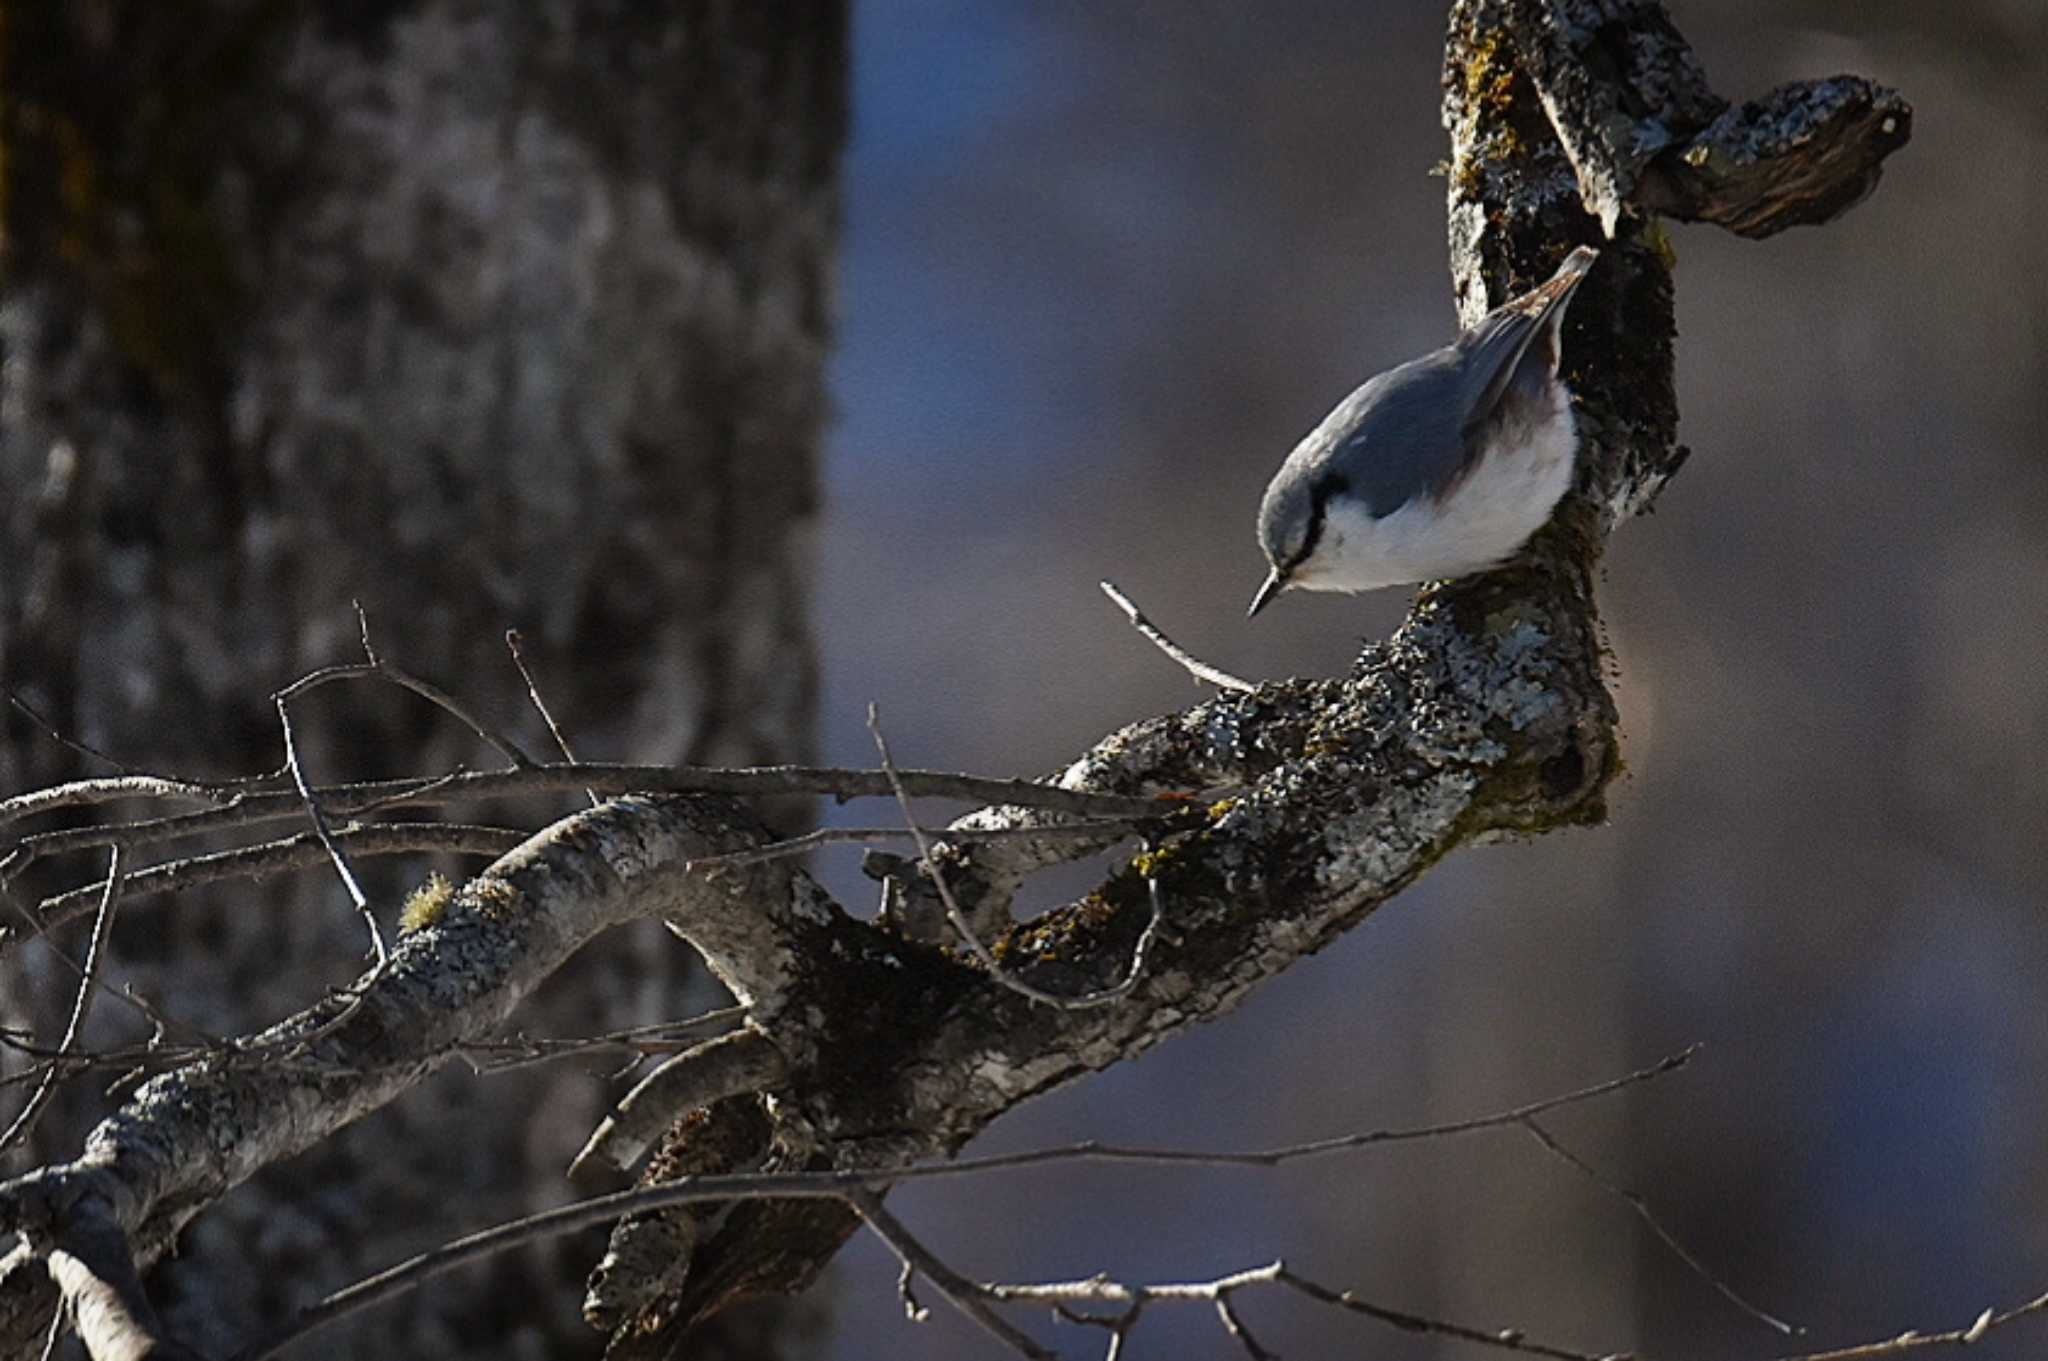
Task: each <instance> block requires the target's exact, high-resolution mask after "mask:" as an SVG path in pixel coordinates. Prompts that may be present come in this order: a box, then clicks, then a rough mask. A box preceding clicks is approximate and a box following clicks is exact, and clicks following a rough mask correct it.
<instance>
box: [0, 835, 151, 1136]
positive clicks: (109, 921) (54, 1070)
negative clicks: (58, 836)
mask: <svg viewBox="0 0 2048 1361" xmlns="http://www.w3.org/2000/svg"><path fill="white" fill-rule="evenodd" d="M120 900H121V848H120V847H119V846H116V847H115V848H114V850H113V853H112V854H111V855H109V856H108V857H107V886H106V891H105V892H104V893H102V894H101V895H100V910H99V913H98V915H97V916H95V917H94V918H93V923H92V939H91V941H90V942H89V943H88V944H87V945H86V949H85V965H84V968H83V970H82V971H81V973H80V975H79V979H78V992H77V994H76V996H74V997H73V998H72V1001H71V1017H70V1019H69V1020H67V1021H66V1022H65V1023H64V1038H63V1039H62V1040H59V1041H58V1042H57V1049H58V1052H59V1053H68V1052H69V1051H70V1050H71V1048H72V1047H73V1046H74V1045H76V1044H77V1043H78V1037H79V1035H80V1033H81V1032H83V1031H84V1029H85V1018H86V1017H87V1016H88V1015H89V1014H90V1013H91V1011H92V1001H93V998H94V997H95V996H96V995H97V994H98V992H99V988H100V971H101V969H102V968H103V967H104V966H105V964H106V960H107V942H108V940H109V939H110V938H111V937H112V935H113V930H114V908H115V906H116V904H118V903H119V902H120ZM71 1071H73V1067H72V1065H71V1064H70V1063H67V1062H66V1061H65V1060H63V1059H52V1060H50V1061H49V1064H48V1066H46V1067H45V1068H44V1069H43V1076H42V1080H41V1081H39V1082H38V1083H37V1084H36V1089H35V1091H33V1092H31V1093H30V1094H29V1098H28V1103H27V1104H26V1105H24V1106H23V1107H22V1108H21V1112H20V1113H19V1114H18V1115H16V1116H15V1117H14V1121H13V1123H12V1124H10V1125H8V1127H7V1129H6V1132H5V1133H0V1151H4V1150H6V1149H8V1148H11V1147H13V1146H14V1144H15V1143H17V1142H19V1141H21V1140H25V1139H27V1138H28V1136H29V1135H30V1134H31V1133H32V1132H33V1131H34V1130H35V1127H36V1121H38V1120H40V1119H42V1116H43V1111H44V1109H45V1108H47V1107H48V1106H49V1104H50V1098H51V1097H53V1096H55V1095H56V1093H57V1086H58V1084H59V1083H61V1082H63V1080H64V1078H65V1076H66V1074H67V1073H69V1072H71Z"/></svg>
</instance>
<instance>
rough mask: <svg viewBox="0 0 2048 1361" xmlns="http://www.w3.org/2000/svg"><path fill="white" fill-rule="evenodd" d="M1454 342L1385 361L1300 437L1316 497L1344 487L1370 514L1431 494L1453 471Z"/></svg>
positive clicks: (1456, 446)
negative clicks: (1391, 365)
mask: <svg viewBox="0 0 2048 1361" xmlns="http://www.w3.org/2000/svg"><path fill="white" fill-rule="evenodd" d="M1461 367H1462V359H1461V356H1459V354H1458V353H1457V351H1456V350H1454V349H1451V348H1445V349H1441V350H1438V351H1436V352H1435V353H1434V354H1428V355H1424V356H1423V357H1422V358H1420V359H1416V360H1411V361H1410V362H1408V363H1406V364H1403V365H1401V366H1400V367H1399V368H1396V369H1389V370H1388V371H1387V372H1385V373H1383V374H1380V375H1379V376H1378V377H1377V378H1374V379H1373V380H1372V381H1370V382H1368V383H1366V384H1365V385H1364V386H1363V387H1360V388H1359V389H1358V390H1357V391H1356V392H1354V393H1352V394H1351V395H1350V396H1349V397H1347V398H1345V399H1344V400H1343V401H1342V402H1341V403H1339V404H1338V406H1337V409H1336V410H1334V411H1332V412H1331V413H1330V414H1329V415H1328V416H1327V417H1325V418H1324V420H1323V423H1322V425H1320V426H1319V427H1317V428H1316V430H1315V431H1314V432H1313V433H1312V434H1311V435H1310V436H1309V438H1308V439H1307V440H1304V441H1303V444H1304V446H1312V448H1309V447H1305V448H1304V452H1305V453H1307V454H1308V456H1309V457H1310V458H1311V459H1312V460H1313V464H1314V467H1315V477H1314V479H1313V482H1312V486H1313V487H1314V489H1315V492H1316V499H1317V502H1318V504H1320V503H1321V502H1322V501H1324V500H1326V499H1327V498H1328V497H1329V496H1331V495H1334V494H1337V493H1340V492H1342V493H1347V494H1349V495H1351V496H1355V497H1357V498H1358V499H1359V500H1361V501H1363V502H1364V503H1365V508H1366V511H1367V513H1368V514H1370V515H1372V516H1373V517H1374V518H1382V517H1385V516H1388V515H1392V514H1393V513H1394V512H1395V511H1397V510H1399V509H1400V508H1401V507H1402V506H1404V505H1406V504H1407V503H1408V502H1410V501H1412V500H1414V499H1415V498H1416V497H1417V496H1418V495H1420V494H1422V493H1424V492H1428V493H1430V494H1431V495H1434V494H1436V493H1437V491H1438V490H1439V489H1440V488H1441V487H1442V486H1443V485H1444V484H1445V483H1446V482H1447V481H1448V480H1449V479H1451V478H1453V477H1455V476H1456V475H1457V470H1458V466H1459V464H1460V462H1461V461H1462V458H1463V454H1462V452H1461V450H1460V444H1461V439H1460V435H1459V430H1458V401H1457V399H1458V375H1459V372H1460V369H1461Z"/></svg>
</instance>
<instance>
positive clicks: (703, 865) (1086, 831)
mask: <svg viewBox="0 0 2048 1361" xmlns="http://www.w3.org/2000/svg"><path fill="white" fill-rule="evenodd" d="M1173 811H1174V810H1172V809H1167V808H1162V809H1160V810H1159V811H1158V812H1157V813H1154V814H1153V815H1152V816H1153V817H1170V816H1171V815H1172V813H1173ZM1148 820H1149V819H1145V818H1084V819H1082V820H1081V821H1079V822H1051V823H1044V824H1038V825H1033V826H1030V827H948V828H947V829H946V830H945V831H943V832H937V833H934V834H933V835H934V836H935V837H936V839H937V840H939V841H941V842H962V843H973V842H983V841H1030V840H1043V839H1045V838H1047V837H1062V836H1079V837H1087V836H1098V835H1100V834H1101V833H1103V832H1114V831H1126V832H1127V831H1129V830H1130V829H1131V828H1133V827H1135V826H1137V825H1138V824H1139V823H1140V822H1144V821H1148ZM916 837H917V834H916V833H915V832H913V831H911V830H910V829H909V828H908V827H821V828H819V829H818V830H816V831H814V832H805V833H804V834H803V835H802V836H793V837H790V838H789V839H787V840H785V841H771V842H769V843H768V844H767V845H765V846H753V847H749V848H748V849H746V850H744V851H727V852H725V853H724V854H722V855H701V856H698V857H697V858H696V859H695V860H692V861H690V862H689V863H688V864H686V865H684V866H683V868H684V869H687V870H691V871H697V870H723V869H737V868H739V867H741V866H743V865H758V864H761V863H762V862H763V861H768V860H782V859H785V858H787V857H789V856H794V855H803V854H805V853H807V852H809V851H814V850H816V849H817V848H818V847H820V846H840V845H846V844H848V843H852V844H856V845H865V844H867V843H869V842H874V841H896V840H909V841H914V840H916Z"/></svg>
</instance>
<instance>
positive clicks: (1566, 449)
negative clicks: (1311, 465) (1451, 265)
mask: <svg viewBox="0 0 2048 1361" xmlns="http://www.w3.org/2000/svg"><path fill="white" fill-rule="evenodd" d="M1548 391H1549V394H1550V398H1551V401H1550V405H1549V408H1548V409H1547V410H1544V411H1541V412H1540V413H1538V414H1537V418H1536V419H1534V420H1530V419H1526V418H1525V419H1522V420H1517V421H1511V422H1510V423H1509V424H1508V425H1507V426H1506V427H1505V428H1503V429H1502V430H1501V431H1500V432H1499V433H1498V436H1497V438H1496V442H1495V443H1494V444H1493V445H1492V446H1491V448H1490V449H1489V450H1488V452H1487V454H1486V455H1485V457H1483V458H1482V459H1480V461H1479V462H1478V464H1477V465H1476V466H1474V467H1473V468H1472V469H1471V471H1469V472H1468V473H1467V474H1466V475H1465V476H1464V478H1463V479H1461V480H1460V481H1459V482H1458V483H1457V485H1456V486H1454V487H1452V488H1451V490H1450V492H1449V493H1448V494H1447V495H1446V496H1445V497H1444V499H1443V500H1441V501H1437V500H1434V499H1433V498H1431V497H1429V496H1427V495H1423V496H1418V497H1416V498H1415V499H1414V500H1412V501H1409V502H1408V503H1407V504H1405V505H1403V506H1402V507H1401V508H1400V509H1398V510H1396V511H1395V512H1394V513H1393V514H1391V515H1388V516H1386V517H1384V518H1382V519H1374V518H1373V517H1372V516H1371V515H1368V514H1366V513H1365V509H1364V507H1363V506H1362V505H1360V504H1359V503H1358V502H1357V501H1356V500H1353V499H1349V498H1345V497H1336V498H1333V499H1332V500H1331V502H1330V504H1329V505H1328V507H1327V508H1326V512H1325V519H1324V522H1323V532H1322V535H1321V537H1320V538H1319V539H1318V541H1317V543H1316V547H1315V552H1314V553H1313V555H1312V556H1311V557H1310V559H1309V560H1308V561H1307V562H1304V563H1302V564H1301V565H1300V567H1298V568H1297V569H1296V570H1295V572H1294V575H1293V584H1294V585H1296V586H1301V587H1305V588H1307V589H1309V590H1311V591H1371V590H1377V589H1378V588H1380V587H1382V586H1398V585H1401V584H1402V583H1404V582H1412V581H1435V580H1438V579H1439V578H1442V577H1456V576H1464V575H1466V574H1467V573H1470V572H1479V571H1484V570H1485V569H1487V568H1489V567H1498V566H1499V565H1500V564H1501V563H1503V562H1505V561H1506V560H1507V559H1508V558H1510V557H1512V556H1513V555H1514V553H1515V550H1516V549H1518V548H1520V547H1521V546H1522V545H1523V544H1525V543H1527V542H1528V541H1529V536H1530V535H1531V534H1534V533H1535V532H1536V531H1537V530H1539V529H1541V528H1542V527H1543V524H1544V521H1546V520H1548V519H1549V518H1550V512H1551V511H1552V510H1553V509H1555V508H1556V506H1557V503H1558V501H1559V499H1560V498H1562V497H1563V496H1564V494H1565V492H1566V491H1568V490H1569V489H1570V488H1571V484H1572V466H1573V461H1574V459H1575V458H1576V456H1577V453H1578V447H1579V434H1578V424H1577V422H1576V421H1575V420H1574V419H1573V417H1572V405H1571V398H1570V397H1569V396H1568V395H1567V394H1566V392H1565V390H1564V387H1563V385H1562V384H1558V383H1553V384H1550V385H1549V389H1548Z"/></svg>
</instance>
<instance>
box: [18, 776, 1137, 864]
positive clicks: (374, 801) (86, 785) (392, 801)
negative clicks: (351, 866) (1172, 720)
mask: <svg viewBox="0 0 2048 1361" xmlns="http://www.w3.org/2000/svg"><path fill="white" fill-rule="evenodd" d="M288 774H289V772H283V771H281V772H279V776H278V778H279V779H280V780H283V779H284V778H285V777H286V776H287V775H288ZM266 778H268V777H266ZM896 779H897V781H899V782H900V783H901V784H902V785H903V786H904V788H906V789H907V790H908V791H909V792H910V794H911V796H912V797H913V798H939V799H959V800H963V801H966V802H972V803H980V804H990V805H996V806H1015V807H1025V808H1045V809H1048V810H1051V811H1054V812H1061V813H1072V814H1076V815H1079V816H1083V817H1099V818H1132V819H1136V820H1143V819H1146V818H1155V817H1161V816H1167V815H1170V814H1172V813H1173V812H1174V811H1176V805H1175V804H1173V803H1172V802H1169V801H1166V800H1162V799H1156V798H1149V797H1145V796H1141V795H1129V794H1096V793H1089V792H1086V791H1083V790H1077V789H1062V788H1060V787H1059V786H1058V785H1049V784H1040V783H1038V782H1037V781H1034V780H1012V779H999V778H992V777H989V776H983V775H963V774H956V773H954V772H951V771H936V770H899V771H897V772H896ZM147 784H148V785H149V786H151V787H144V785H145V782H143V781H110V780H94V781H83V782H80V783H79V784H75V785H64V786H58V787H57V788H56V789H53V790H39V791H36V792H34V793H30V794H23V795H19V796H17V797H16V798H13V799H9V800H7V801H6V802H5V803H0V822H4V821H5V820H6V810H7V809H9V808H15V809H16V810H17V811H16V813H15V816H19V817H26V816H28V815H30V814H31V813H36V812H43V811H48V810H49V809H53V808H60V807H69V806H73V805H75V804H89V803H103V802H109V801H112V800H115V799H127V798H179V797H182V798H188V799H194V800H197V801H207V802H215V803H219V804H221V805H223V806H221V807H216V808H210V809H207V810H205V811H202V812H197V813H184V814H180V815H177V816H175V817H168V818H156V819H150V820H147V821H138V822H132V823H123V824H119V825H117V826H114V827H104V828H102V827H93V828H73V829H67V830H65V831H61V832H45V833H38V834H37V835H36V836H35V837H32V838H26V839H25V842H24V844H26V843H27V842H33V843H34V846H35V851H36V854H38V855H48V854H55V853H57V852H59V851H74V850H91V849H98V848H100V847H104V846H110V845H113V844H114V843H115V842H117V841H118V842H120V843H121V844H123V845H125V846H126V847H127V848H128V849H129V850H138V849H141V848H143V847H146V846H151V845H157V844H161V843H162V842H166V841H175V840H180V839H183V838H185V837H194V836H202V835H207V834H211V833H214V832H222V831H230V830H234V829H237V828H242V827H253V826H260V825H262V824H263V823H267V822H280V821H287V820H289V819H292V818H296V817H299V816H301V815H302V812H303V809H302V805H301V801H300V799H299V796H298V794H297V793H296V792H295V791H293V790H289V789H287V790H281V791H278V792H275V793H255V792H249V791H247V790H243V791H240V792H237V791H236V790H235V789H234V788H233V787H232V786H229V785H219V786H212V785H203V786H201V785H193V786H187V785H181V784H179V783H178V782H176V781H167V782H166V781H154V780H151V781H148V782H147ZM585 786H587V787H588V789H587V791H586V792H594V793H596V794H599V795H601V796H611V795H619V794H636V793H637V794H660V793H675V794H727V795H731V796H733V797H736V798H761V797H770V796H774V795H779V794H826V795H830V796H832V797H833V798H836V799H838V800H840V801H842V802H844V801H845V800H847V799H856V798H891V797H893V796H894V792H895V791H894V787H893V785H892V783H891V781H890V779H889V777H888V775H887V774H886V773H885V772H883V771H880V770H857V769H846V768H842V767H827V766H753V767H740V768H713V767H701V766H636V765H621V764H586V765H536V766H532V767H528V768H524V769H517V770H487V771H471V770H457V771H452V772H450V773H448V774H445V775H435V776H415V777H410V778H406V779H397V780H364V781H358V782H354V783H346V784H334V785H316V786H314V789H313V792H314V794H315V795H317V796H318V798H319V800H320V806H321V807H322V808H324V809H326V810H327V812H328V813H329V814H330V815H332V816H335V817H347V816H357V815H361V814H364V813H369V812H374V811H381V810H384V809H388V808H392V807H397V806H399V805H402V804H408V803H410V804H418V805H423V806H442V805H446V804H450V803H459V802H464V801H467V800H472V799H476V800H485V799H505V798H515V797H518V796H521V795H534V794H558V793H564V792H570V791H574V790H577V789H579V788H584V787H585ZM59 796H61V797H59ZM0 866H4V870H0V878H5V877H8V876H10V875H12V874H14V873H18V872H19V869H20V867H21V865H20V862H17V861H16V860H15V859H14V857H9V859H8V861H5V862H0Z"/></svg>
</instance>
